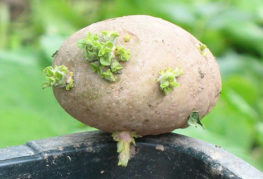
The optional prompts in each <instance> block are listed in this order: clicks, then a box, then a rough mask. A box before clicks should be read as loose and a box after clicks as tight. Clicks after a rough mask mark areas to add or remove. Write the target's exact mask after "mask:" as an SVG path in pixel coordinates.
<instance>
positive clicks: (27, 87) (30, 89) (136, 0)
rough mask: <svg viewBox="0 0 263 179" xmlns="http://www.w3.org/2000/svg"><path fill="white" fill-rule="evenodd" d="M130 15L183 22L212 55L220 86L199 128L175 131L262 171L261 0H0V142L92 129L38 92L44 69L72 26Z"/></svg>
mask: <svg viewBox="0 0 263 179" xmlns="http://www.w3.org/2000/svg"><path fill="white" fill-rule="evenodd" d="M130 14H148V15H153V16H157V17H161V18H163V19H166V20H168V21H171V22H173V23H175V24H178V25H180V26H182V27H183V28H184V29H186V30H188V31H189V32H191V33H192V34H193V35H195V36H196V37H197V38H198V39H200V40H201V41H202V42H204V43H205V44H207V46H208V47H209V48H210V49H211V51H212V52H213V53H214V54H215V55H216V56H217V59H218V62H219V64H220V67H221V72H222V77H223V91H222V94H221V98H220V100H219V102H218V104H217V106H216V107H215V109H214V110H213V111H212V112H211V113H210V114H209V115H208V116H206V117H205V118H204V119H203V123H204V125H205V128H206V129H205V130H201V129H199V128H193V127H189V128H187V129H179V130H175V132H177V133H181V134H184V135H188V136H192V137H196V138H199V139H202V140H206V141H208V142H210V143H213V144H216V145H220V146H222V147H223V148H224V149H226V150H228V151H230V152H233V153H234V154H236V155H237V156H239V157H241V158H243V159H244V160H246V161H248V162H249V163H251V164H253V165H254V166H256V167H257V168H259V169H261V170H263V90H262V89H263V83H262V82H263V1H262V0H250V1H248V0H238V1H237V0H222V1H217V2H216V1H213V0H195V1H194V0H177V1H175V0H162V1H157V0H143V1H142V0H75V1H73V0H71V1H70V0H67V1H66V0H56V1H54V0H45V1H43V0H0V39H1V40H0V81H1V85H0V91H1V93H0V129H1V130H0V141H1V142H0V147H6V146H9V145H18V144H23V143H25V142H26V141H28V140H34V139H40V138H45V137H50V136H56V135H62V134H67V133H73V132H78V131H83V130H90V129H91V128H89V127H85V126H84V125H83V124H81V123H79V122H78V121H76V120H74V119H72V117H70V116H69V115H68V114H67V113H66V112H65V111H63V109H62V108H61V107H60V106H59V105H58V103H57V102H56V100H55V98H54V96H53V94H52V91H51V89H49V90H42V89H41V83H42V81H43V76H42V74H41V73H42V72H41V71H42V69H43V68H44V67H45V66H47V65H50V64H51V62H52V58H51V56H52V54H53V53H54V52H55V51H56V50H57V49H58V48H59V46H60V45H61V44H62V42H63V41H64V40H65V39H66V38H67V37H69V35H71V34H72V33H74V32H75V31H77V30H78V29H80V28H82V27H85V26H87V25H89V24H91V23H93V22H96V21H99V20H104V19H107V18H111V17H118V16H123V15H130Z"/></svg>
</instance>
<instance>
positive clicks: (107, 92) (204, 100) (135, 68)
mask: <svg viewBox="0 0 263 179" xmlns="http://www.w3.org/2000/svg"><path fill="white" fill-rule="evenodd" d="M103 30H107V31H117V32H118V33H119V34H120V37H118V42H117V44H119V45H122V46H124V47H125V48H128V49H130V50H131V59H130V61H128V62H125V63H123V66H124V69H123V70H122V74H121V75H119V76H120V79H119V81H117V82H115V83H110V82H108V81H106V80H104V79H102V78H101V77H100V76H99V75H98V74H97V73H94V72H93V71H92V69H91V68H90V65H89V63H88V62H87V61H85V60H84V51H83V49H80V48H79V47H78V46H77V42H78V41H79V40H80V39H83V38H85V37H86V35H87V32H92V33H100V32H101V31H103ZM127 34H129V35H130V36H131V40H130V41H129V42H125V41H124V37H125V36H126V35H127ZM198 44H200V42H199V41H198V40H197V39H196V38H195V37H193V36H192V35H191V34H190V33H188V32H186V31H185V30H183V29H182V28H180V27H178V26H176V25H174V24H172V23H170V22H167V21H165V20H162V19H160V18H155V17H151V16H145V15H134V16H125V17H120V18H114V19H109V20H106V21H102V22H98V23H95V24H92V25H90V26H88V27H86V28H83V29H81V30H80V31H78V32H76V33H74V34H73V35H72V36H71V37H70V38H69V39H67V40H66V41H65V43H64V44H63V45H62V47H61V48H60V49H59V52H58V53H57V55H56V56H55V60H54V64H53V65H65V66H67V67H68V68H69V69H70V70H71V71H73V72H74V74H75V76H74V80H75V86H74V88H72V89H71V90H70V91H66V90H65V89H63V88H53V90H54V94H55V96H56V98H57V100H58V102H59V103H60V105H61V106H62V107H63V108H64V109H65V110H66V111H67V112H68V113H69V114H71V115H72V116H73V117H75V118H76V119H78V120H80V121H82V122H83V123H85V124H87V125H89V126H92V127H95V128H98V129H101V130H103V131H106V132H111V133H112V132H116V131H135V132H136V133H137V134H138V135H141V136H144V135H157V134H161V133H167V132H170V131H172V130H174V129H176V128H182V127H187V119H188V116H189V115H190V114H191V112H193V111H198V112H200V116H201V117H203V116H205V115H206V114H207V113H209V112H210V111H211V110H212V108H213V107H214V106H215V104H216V102H217V100H218V98H219V95H220V92H221V75H220V70H219V66H218V64H217V62H216V59H215V57H214V56H213V55H212V53H211V52H210V51H209V50H208V52H207V55H206V56H203V55H202V54H201V53H200V50H199V49H198V48H197V46H198ZM178 66H181V67H182V69H183V71H184V74H183V75H182V76H180V77H179V78H177V81H178V82H179V83H180V86H179V87H177V88H175V90H174V91H173V92H171V93H169V94H168V95H164V94H163V93H162V91H161V90H160V88H159V83H157V81H156V80H157V78H158V77H159V72H160V71H161V70H162V69H166V68H167V67H171V68H176V67H178Z"/></svg>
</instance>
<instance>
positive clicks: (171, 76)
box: [157, 67, 184, 95]
mask: <svg viewBox="0 0 263 179" xmlns="http://www.w3.org/2000/svg"><path fill="white" fill-rule="evenodd" d="M159 74H160V77H159V78H158V80H157V81H158V82H160V89H161V90H162V91H163V92H164V94H165V95H167V94H168V93H170V92H172V91H173V90H174V88H175V87H178V86H179V83H178V82H177V81H176V78H177V77H179V76H180V75H182V74H184V72H183V70H182V68H178V67H177V68H176V69H172V68H167V69H166V70H161V71H160V73H159Z"/></svg>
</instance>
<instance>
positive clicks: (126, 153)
mask: <svg viewBox="0 0 263 179" xmlns="http://www.w3.org/2000/svg"><path fill="white" fill-rule="evenodd" d="M112 137H113V140H115V141H117V142H118V143H117V152H118V153H119V162H118V166H122V167H126V166H127V164H128V161H129V159H130V158H131V154H130V144H131V143H132V144H133V145H134V146H135V145H136V143H135V139H134V138H138V137H140V136H138V135H136V134H135V133H134V132H127V131H123V132H115V133H113V134H112Z"/></svg>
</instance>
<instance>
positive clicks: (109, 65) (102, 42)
mask: <svg viewBox="0 0 263 179" xmlns="http://www.w3.org/2000/svg"><path fill="white" fill-rule="evenodd" d="M117 37H119V34H118V32H109V31H102V32H101V34H100V35H98V34H92V33H91V32H88V35H87V37H86V38H85V39H82V40H80V41H79V42H78V46H79V47H80V48H82V49H85V60H86V61H88V62H90V66H91V68H92V70H93V71H94V72H96V73H98V74H99V75H100V76H101V77H102V78H103V79H105V80H108V81H110V82H114V81H116V77H115V76H114V75H116V74H121V70H122V69H123V67H122V65H121V64H120V62H126V61H129V60H130V50H128V49H125V48H124V47H122V46H116V40H117Z"/></svg>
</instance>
